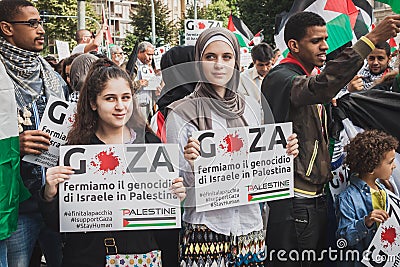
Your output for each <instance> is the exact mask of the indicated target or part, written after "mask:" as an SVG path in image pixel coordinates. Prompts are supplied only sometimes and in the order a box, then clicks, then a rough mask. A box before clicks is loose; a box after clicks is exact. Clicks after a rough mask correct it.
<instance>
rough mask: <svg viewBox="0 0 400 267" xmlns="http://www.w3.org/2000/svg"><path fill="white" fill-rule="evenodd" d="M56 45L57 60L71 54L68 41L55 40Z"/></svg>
mask: <svg viewBox="0 0 400 267" xmlns="http://www.w3.org/2000/svg"><path fill="white" fill-rule="evenodd" d="M56 47H57V54H58V60H62V59H64V58H67V57H69V56H70V55H71V53H70V52H69V44H68V42H64V41H60V40H56Z"/></svg>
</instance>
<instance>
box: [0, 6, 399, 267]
mask: <svg viewBox="0 0 400 267" xmlns="http://www.w3.org/2000/svg"><path fill="white" fill-rule="evenodd" d="M106 30H107V27H106V26H104V25H103V26H102V28H101V29H100V31H99V32H98V33H97V34H96V35H93V34H92V33H90V32H89V31H87V30H79V31H77V33H76V40H77V42H78V45H77V46H76V47H75V48H74V50H73V53H72V55H71V56H70V57H68V58H65V59H63V60H61V61H59V62H58V61H57V59H56V58H55V57H51V56H48V57H46V58H42V57H41V56H40V52H41V51H42V50H43V48H44V36H45V26H44V25H43V22H42V20H41V18H40V15H39V12H38V10H37V9H36V8H35V6H34V5H33V4H32V3H30V2H28V1H26V0H2V1H0V44H1V46H0V94H2V95H3V98H2V99H4V101H6V102H4V103H2V104H3V105H5V106H7V105H6V103H7V101H9V102H13V103H14V102H15V103H16V106H17V110H16V114H15V117H16V118H15V119H16V121H17V123H16V124H15V128H16V129H17V128H18V131H19V155H20V157H21V160H20V162H19V163H18V164H17V163H11V162H10V161H8V160H7V158H5V159H4V160H3V158H2V157H0V159H1V160H2V161H1V162H0V164H1V167H4V168H1V169H0V170H1V173H0V209H1V210H0V216H1V217H0V228H1V229H0V267H7V266H10V267H28V266H38V264H39V263H40V257H39V259H37V258H35V257H33V255H35V251H36V248H39V251H40V252H39V255H40V254H41V253H43V255H44V258H45V262H46V265H47V266H49V267H59V266H78V267H79V266H82V267H90V266H93V267H95V266H96V267H97V266H147V267H148V266H161V262H162V265H163V266H167V267H172V266H182V267H186V266H187V267H192V266H193V267H195V266H196V267H197V266H199V267H200V266H210V267H220V266H221V267H222V266H268V267H269V266H272V267H274V266H363V265H362V263H361V262H360V261H361V259H359V260H349V259H341V260H335V259H329V258H324V257H316V258H302V257H297V258H293V257H290V258H288V257H287V256H286V258H285V257H283V258H285V259H282V257H280V256H279V257H278V256H276V255H273V253H272V252H278V251H284V252H285V253H286V255H288V254H289V253H290V252H291V251H295V252H296V253H297V254H298V255H303V252H304V251H314V252H315V253H317V255H320V254H321V253H322V254H321V255H323V251H324V250H327V249H328V247H333V248H337V246H336V242H335V240H336V239H335V238H334V241H332V240H330V237H331V236H335V237H336V238H338V239H339V238H342V239H345V240H346V241H347V247H345V248H344V249H345V250H351V249H354V250H357V251H359V252H360V253H362V252H363V251H365V250H366V249H367V248H368V246H369V244H370V243H371V240H372V239H373V237H374V235H375V233H376V231H377V229H378V228H379V226H380V224H382V223H384V222H385V221H386V220H388V218H389V214H388V212H387V208H388V194H389V193H390V192H392V193H394V194H396V193H397V195H398V192H399V189H400V188H397V184H400V183H397V182H396V181H393V179H394V178H393V177H392V172H393V170H394V169H395V167H396V165H395V158H396V150H397V151H398V146H399V142H398V141H397V139H396V137H398V135H396V134H393V133H392V132H390V133H387V132H385V131H383V129H382V127H381V128H379V129H365V131H364V132H362V133H359V134H357V135H356V136H355V138H354V139H353V138H352V139H351V141H350V143H349V144H347V145H346V146H345V147H343V150H344V151H345V152H346V154H347V156H346V159H345V166H346V168H348V169H349V171H350V173H349V174H350V175H349V177H348V180H347V183H348V184H347V186H346V188H345V189H344V190H343V192H342V193H340V194H338V196H337V197H336V199H335V200H334V201H332V200H331V198H332V197H331V195H330V192H329V187H328V186H327V185H328V184H329V182H330V181H331V180H332V177H333V174H332V167H331V162H332V157H333V156H332V153H331V151H330V146H331V143H332V139H333V138H334V137H335V136H336V137H337V132H338V131H339V130H337V128H335V127H334V126H335V125H337V120H336V121H335V119H334V114H337V113H338V114H339V115H338V116H339V118H340V119H341V120H344V119H345V116H344V115H341V114H342V113H340V112H338V111H337V109H335V108H336V107H338V106H339V107H341V106H342V105H343V103H348V102H346V101H358V100H357V99H358V98H357V96H355V95H361V96H363V97H364V98H363V99H364V100H365V99H369V97H371V94H372V98H375V100H376V99H377V97H378V96H377V94H376V93H374V92H376V90H377V91H384V92H386V95H385V97H387V98H391V99H394V98H397V96H396V95H397V93H398V92H400V89H399V82H400V76H399V71H398V67H399V66H398V63H395V65H394V66H390V64H389V63H390V62H391V61H390V60H391V55H390V50H389V47H388V44H387V43H386V41H387V40H388V39H389V38H392V37H395V36H397V34H398V33H399V32H400V15H392V16H388V17H386V18H385V19H384V20H382V21H381V23H379V24H378V25H377V26H376V27H375V28H374V29H373V30H372V31H370V32H369V33H368V34H366V35H365V36H363V37H361V38H360V39H359V40H358V41H357V42H355V43H354V44H353V45H352V46H351V47H348V48H346V49H344V50H343V51H342V52H341V53H340V54H339V55H338V56H337V57H336V58H335V59H333V60H330V61H327V51H328V49H329V47H328V44H327V39H328V33H327V26H326V22H325V21H324V19H323V18H322V17H321V16H320V15H318V14H315V13H312V12H299V13H297V14H295V15H293V16H292V17H291V18H290V19H289V20H288V21H287V23H286V26H285V33H284V39H285V43H286V45H287V48H288V51H289V53H288V54H287V55H286V57H285V58H284V59H282V60H280V61H279V60H278V57H279V55H280V51H279V49H275V50H274V49H273V48H272V47H271V46H270V45H268V44H266V43H260V44H258V45H256V46H254V47H253V48H252V51H251V55H252V59H253V64H252V67H251V68H249V69H247V70H245V71H243V72H240V70H241V65H240V47H239V43H238V41H237V39H236V37H235V35H234V34H233V33H232V32H231V31H229V30H227V29H225V28H219V27H216V28H210V29H207V30H205V31H203V32H202V33H201V34H200V35H199V37H198V39H197V42H196V44H195V46H176V47H173V48H171V49H170V50H168V51H167V52H166V53H165V54H164V55H163V56H162V58H161V64H160V67H159V68H160V69H157V68H156V64H155V62H154V53H155V47H154V46H153V45H152V44H151V43H149V42H145V41H143V42H141V43H140V44H139V45H138V47H137V53H132V55H131V58H128V57H126V56H125V53H124V51H123V50H122V47H120V46H118V45H114V46H112V47H111V48H110V53H109V54H110V58H107V57H106V56H105V55H103V54H102V51H101V49H99V48H101V46H100V44H101V42H102V39H103V34H104V32H105V31H106ZM132 57H133V58H132ZM128 60H129V61H132V60H133V64H132V62H128ZM392 62H397V61H395V60H392ZM149 73H152V74H153V75H154V76H151V77H154V79H153V78H149V77H150V76H149V75H148V74H149ZM157 77H162V80H161V79H160V80H158V79H157ZM153 80H156V81H159V83H158V84H157V85H156V86H155V87H154V88H151V89H150V90H149V87H151V86H153V83H154V81H153ZM371 92H373V93H371ZM50 96H55V97H57V98H59V99H61V100H66V101H70V102H77V108H76V114H75V121H74V124H73V125H72V127H71V129H70V131H69V133H68V136H67V144H68V145H93V144H96V145H106V144H156V143H172V144H177V145H178V147H179V155H173V156H176V157H179V177H176V178H175V179H174V180H173V181H172V185H171V187H170V190H171V192H172V193H173V194H174V195H175V196H176V198H178V199H179V200H180V201H181V206H182V212H183V213H182V214H183V215H182V229H169V230H134V231H112V232H110V231H108V232H103V231H98V232H76V233H60V230H59V225H60V222H59V215H58V214H59V210H60V207H59V201H58V199H59V197H58V193H59V192H58V188H59V184H62V183H64V182H65V181H68V180H69V179H72V177H70V175H72V174H74V171H73V169H72V168H71V167H67V166H61V165H60V166H56V167H52V168H48V169H46V168H44V167H42V166H39V165H36V164H33V163H29V162H26V161H24V160H22V157H23V156H24V155H30V154H33V155H40V154H42V153H43V151H46V150H48V147H49V145H50V141H51V137H50V135H49V134H48V133H46V132H43V131H41V130H39V129H38V125H39V124H40V121H41V119H42V117H43V114H44V110H45V108H46V104H47V102H48V100H49V97H50ZM353 98H355V99H353ZM333 99H335V100H333ZM381 102H382V101H381ZM381 102H380V103H381ZM0 111H2V109H0ZM370 113H371V114H372V113H373V112H370ZM373 115H374V114H372V115H371V118H373ZM0 116H3V113H0ZM0 120H3V119H2V118H0ZM128 121H129V124H128ZM284 122H291V123H292V127H293V131H292V132H293V133H292V134H291V135H290V136H289V137H288V139H287V140H286V143H287V145H286V153H287V154H288V155H290V156H292V157H293V158H294V172H293V173H294V178H293V179H294V197H291V198H286V199H281V200H276V201H269V202H266V203H262V204H249V205H242V206H237V207H230V208H223V209H217V210H210V211H203V212H199V211H196V198H195V182H194V181H195V178H194V176H195V173H194V170H193V166H194V161H195V160H196V159H197V158H198V157H199V156H201V148H200V147H201V144H200V142H199V140H197V139H196V138H194V137H193V133H194V132H196V131H202V130H218V129H226V128H234V127H243V126H259V125H262V124H269V123H284ZM335 123H336V124H335ZM383 124H385V122H382V125H383ZM342 128H343V126H342ZM383 128H384V127H383ZM389 128H390V127H389ZM394 131H396V129H394ZM397 131H398V129H397ZM3 132H5V130H4V129H1V130H0V134H1V135H0V137H1V136H2V135H3ZM391 134H392V135H395V136H396V137H394V136H392V135H391ZM7 149H8V147H7ZM7 153H8V152H7ZM13 153H16V152H15V151H14V152H13ZM216 160H218V159H216ZM11 164H12V165H13V166H12V167H13V168H14V169H13V171H14V172H19V174H20V175H13V176H10V175H9V174H8V172H6V171H5V170H6V168H10V166H11ZM11 177H12V179H14V180H13V181H10V179H11ZM398 178H400V177H398ZM27 189H28V190H27ZM329 199H330V200H329ZM332 214H334V215H333V216H334V219H333V222H332V221H330V218H332V217H331V216H330V215H332ZM109 236H112V238H113V240H115V241H116V242H117V243H118V253H122V254H143V253H144V254H145V253H148V252H152V251H161V252H162V253H161V256H160V259H161V261H160V262H158V261H154V262H153V263H152V264H151V265H146V263H143V265H129V264H128V263H125V264H123V263H122V265H118V264H115V265H110V264H109V263H108V262H107V264H106V258H107V255H108V253H109V251H108V249H107V245H108V244H107V240H108V237H109ZM114 246H115V243H114ZM115 253H117V251H115ZM157 264H159V265H157Z"/></svg>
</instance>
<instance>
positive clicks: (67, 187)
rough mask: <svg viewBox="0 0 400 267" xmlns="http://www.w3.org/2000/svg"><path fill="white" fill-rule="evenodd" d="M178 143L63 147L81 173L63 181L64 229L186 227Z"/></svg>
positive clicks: (65, 162)
mask: <svg viewBox="0 0 400 267" xmlns="http://www.w3.org/2000/svg"><path fill="white" fill-rule="evenodd" d="M174 155H178V146H177V145H174V144H146V145H90V146H63V147H62V148H61V157H60V163H61V164H62V165H64V166H72V168H73V169H74V171H75V174H73V175H71V178H70V179H69V180H66V181H65V182H64V183H62V184H60V185H59V201H60V231H61V232H91V231H116V230H143V229H166V228H180V226H181V213H180V212H181V209H180V201H179V199H178V198H177V197H175V195H173V194H172V192H171V191H170V189H169V188H170V187H171V184H172V180H173V179H175V178H177V177H178V171H179V170H178V168H177V166H179V165H178V157H176V156H174Z"/></svg>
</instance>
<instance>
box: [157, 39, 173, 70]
mask: <svg viewBox="0 0 400 267" xmlns="http://www.w3.org/2000/svg"><path fill="white" fill-rule="evenodd" d="M168 50H169V45H165V46H160V47H157V48H156V49H154V56H153V60H154V65H155V66H156V69H157V70H160V69H161V66H160V63H161V58H162V55H164V54H165V52H167V51H168Z"/></svg>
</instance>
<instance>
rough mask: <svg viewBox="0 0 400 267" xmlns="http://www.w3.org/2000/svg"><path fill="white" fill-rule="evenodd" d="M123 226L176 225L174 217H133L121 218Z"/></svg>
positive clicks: (157, 226)
mask: <svg viewBox="0 0 400 267" xmlns="http://www.w3.org/2000/svg"><path fill="white" fill-rule="evenodd" d="M123 226H124V227H131V228H142V227H154V228H163V227H171V226H178V225H177V223H176V217H148V218H147V217H133V218H123Z"/></svg>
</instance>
